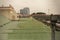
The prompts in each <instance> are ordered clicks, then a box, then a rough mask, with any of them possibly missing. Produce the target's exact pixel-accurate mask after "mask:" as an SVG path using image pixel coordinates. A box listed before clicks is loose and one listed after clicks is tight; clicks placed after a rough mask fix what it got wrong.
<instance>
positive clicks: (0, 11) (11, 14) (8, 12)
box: [0, 5, 18, 20]
mask: <svg viewBox="0 0 60 40" xmlns="http://www.w3.org/2000/svg"><path fill="white" fill-rule="evenodd" d="M0 15H3V16H5V17H7V18H8V19H9V20H18V18H17V13H16V11H15V10H14V8H13V7H12V6H11V5H9V6H7V7H4V6H2V7H0Z"/></svg>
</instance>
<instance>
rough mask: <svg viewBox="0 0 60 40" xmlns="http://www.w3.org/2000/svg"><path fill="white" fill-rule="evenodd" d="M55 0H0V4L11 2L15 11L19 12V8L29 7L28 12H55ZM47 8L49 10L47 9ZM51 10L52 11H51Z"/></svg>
mask: <svg viewBox="0 0 60 40" xmlns="http://www.w3.org/2000/svg"><path fill="white" fill-rule="evenodd" d="M55 2H56V1H54V0H0V6H1V5H2V4H3V5H9V4H11V5H12V6H13V7H14V8H15V10H16V12H20V11H19V10H20V9H23V8H24V7H29V8H30V12H31V13H33V12H45V13H48V12H49V13H56V11H57V10H56V4H55ZM48 9H49V11H48ZM51 11H52V12H51Z"/></svg>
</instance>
